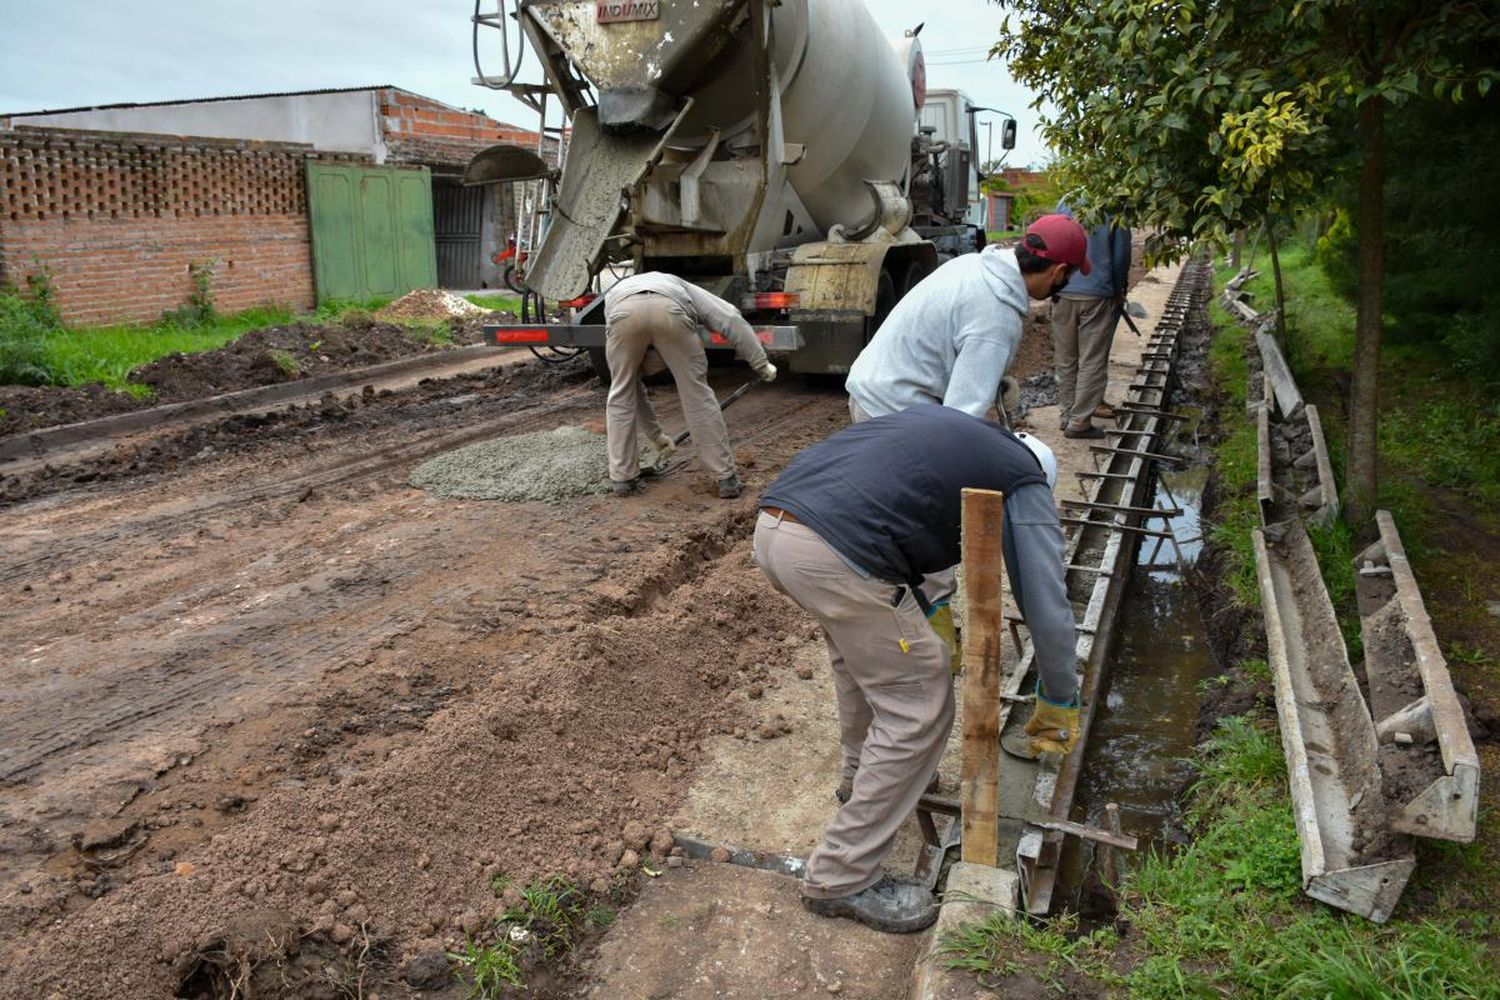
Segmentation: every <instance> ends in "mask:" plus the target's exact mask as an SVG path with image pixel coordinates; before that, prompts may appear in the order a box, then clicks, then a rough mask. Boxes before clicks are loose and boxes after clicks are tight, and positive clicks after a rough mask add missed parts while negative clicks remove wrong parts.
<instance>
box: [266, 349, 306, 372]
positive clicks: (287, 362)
mask: <svg viewBox="0 0 1500 1000" xmlns="http://www.w3.org/2000/svg"><path fill="white" fill-rule="evenodd" d="M270 355H271V361H272V362H273V363H274V364H275V365H276V367H277V368H278V369H279V370H280V371H281V374H283V375H285V376H286V377H287V378H296V377H297V376H298V375H300V374H302V367H301V366H300V365H298V364H297V359H296V358H294V357H292V355H291V354H289V353H287V352H286V351H271V352H270Z"/></svg>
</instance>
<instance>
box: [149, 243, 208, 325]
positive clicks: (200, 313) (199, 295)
mask: <svg viewBox="0 0 1500 1000" xmlns="http://www.w3.org/2000/svg"><path fill="white" fill-rule="evenodd" d="M219 263H220V262H219V259H218V258H217V257H210V258H209V259H208V260H200V261H194V262H193V263H191V264H189V265H188V277H189V278H190V279H191V280H192V282H193V290H192V291H191V292H189V293H188V297H187V302H185V303H184V304H183V305H182V306H181V307H179V308H177V309H172V310H168V311H167V312H165V313H163V314H162V322H164V323H167V324H169V325H171V326H185V327H193V326H200V325H202V324H205V323H212V322H213V321H214V320H215V319H217V318H218V313H217V312H216V311H215V310H214V278H215V277H216V276H217V275H218V273H219Z"/></svg>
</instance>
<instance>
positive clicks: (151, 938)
mask: <svg viewBox="0 0 1500 1000" xmlns="http://www.w3.org/2000/svg"><path fill="white" fill-rule="evenodd" d="M736 378H743V373H742V372H734V373H730V372H726V373H725V374H724V375H723V380H724V382H725V385H729V384H732V383H733V381H734V380H735V379H736ZM659 403H660V404H661V408H662V416H663V419H664V421H665V422H666V423H667V425H668V426H669V427H675V426H678V425H679V424H680V420H679V418H678V414H677V413H676V412H675V396H674V395H673V394H672V393H671V392H670V391H665V392H663V393H661V394H660V399H659ZM601 412H602V390H601V388H600V387H599V386H598V385H597V384H596V383H594V382H592V381H591V380H589V378H588V376H587V375H586V374H585V372H584V371H583V370H582V368H581V366H580V368H579V369H577V370H576V372H574V373H573V374H568V375H563V374H560V373H558V372H556V371H554V370H552V369H544V368H543V367H542V366H541V365H539V364H537V363H535V362H531V363H527V364H523V365H519V366H516V367H513V368H509V369H506V370H504V371H497V372H491V373H485V374H479V375H470V376H466V377H464V378H460V379H456V380H449V381H446V382H443V383H429V384H427V385H424V386H421V387H418V388H417V389H413V390H410V391H408V392H402V393H394V394H392V395H390V396H383V397H378V398H370V399H365V400H364V401H363V405H359V406H355V407H354V408H352V409H351V408H347V407H343V406H339V407H335V408H333V409H332V410H331V411H327V410H326V408H324V409H320V408H312V409H309V410H304V411H299V412H298V413H295V414H292V415H290V416H287V417H284V418H279V419H275V420H271V421H267V422H265V423H261V424H259V425H255V426H236V427H233V428H222V427H221V428H219V429H217V430H209V431H203V430H202V429H198V430H194V431H192V432H190V433H189V434H188V435H187V440H186V441H185V442H176V443H170V442H169V443H166V444H161V445H158V446H157V451H156V452H155V453H153V454H151V455H140V454H137V455H135V456H132V457H131V458H130V460H131V461H132V462H134V463H135V465H136V469H135V474H134V475H132V476H130V477H129V478H127V479H123V480H121V481H119V482H118V483H113V484H108V485H95V486H92V487H90V488H84V489H82V490H75V491H73V492H67V493H62V494H58V495H54V496H51V497H46V498H41V499H37V500H34V501H31V502H29V503H26V504H23V505H19V506H15V507H12V508H11V509H9V510H8V511H7V512H6V516H5V520H4V526H3V528H0V539H3V545H4V548H5V551H6V553H7V556H6V560H5V563H4V566H3V568H0V585H3V586H4V588H5V590H6V593H7V597H8V601H7V610H6V614H5V615H4V616H3V619H0V648H4V649H6V650H7V654H6V665H5V668H4V675H5V683H4V686H3V693H0V779H3V782H4V784H3V786H0V939H3V940H4V941H5V942H6V944H5V945H3V946H0V965H3V966H5V967H6V968H7V969H8V970H9V973H8V974H7V975H6V976H5V977H3V983H0V996H5V997H38V996H49V995H57V996H70V997H71V996H111V997H113V996H120V997H124V996H130V997H149V996H171V995H173V994H174V993H175V992H177V991H178V990H179V987H185V988H189V995H190V988H191V987H192V986H193V984H194V983H200V985H201V982H200V981H206V980H203V976H204V975H209V974H210V973H212V968H211V967H212V966H213V961H207V960H205V956H206V955H219V954H224V953H230V954H236V955H238V954H239V953H238V952H236V951H235V949H236V947H238V945H236V944H235V943H234V939H235V938H236V935H238V936H239V937H240V938H242V939H243V940H244V941H253V940H271V939H277V940H279V938H277V934H278V933H281V931H271V930H268V929H267V928H268V927H270V928H280V929H282V930H284V931H285V933H286V935H290V936H289V937H287V940H288V941H289V942H292V943H289V944H287V945H286V946H285V947H283V948H282V949H281V950H282V951H283V952H284V953H286V954H289V955H292V956H294V957H295V956H298V955H301V956H304V957H307V956H316V958H317V961H316V962H314V963H313V964H315V965H318V967H319V968H325V967H328V966H330V965H332V966H336V967H338V968H339V969H340V970H341V971H340V972H339V975H340V976H347V975H354V976H355V977H356V978H357V977H358V976H359V975H361V974H363V975H365V976H366V977H367V981H368V982H370V983H378V982H381V981H384V982H387V983H396V982H397V979H398V970H397V968H396V967H397V965H398V963H400V961H401V960H402V959H403V958H405V957H410V956H411V955H413V954H418V953H420V952H422V950H423V949H424V948H425V949H426V950H427V951H428V952H430V951H432V950H434V949H437V948H440V947H441V942H442V939H443V938H446V937H449V936H451V935H452V934H454V933H457V936H458V937H459V938H462V936H463V929H464V928H465V927H477V926H478V925H479V924H481V923H487V922H488V918H489V917H492V916H494V915H495V913H497V912H498V908H500V907H502V905H503V903H502V901H500V900H497V898H496V894H495V893H494V892H493V891H491V889H490V887H489V884H488V883H489V879H490V878H491V877H493V876H496V875H503V876H505V877H507V878H510V879H514V880H517V882H524V881H526V880H528V879H533V878H536V877H538V876H542V875H547V874H551V873H554V872H557V873H562V874H566V875H568V876H570V877H571V878H573V879H574V880H576V881H578V882H579V883H580V884H582V885H584V886H590V887H592V889H593V890H594V891H596V892H599V893H601V894H604V893H608V892H609V891H610V889H611V888H612V886H613V885H614V884H615V876H616V873H617V866H616V863H617V862H618V861H619V860H620V856H621V853H622V850H623V849H624V848H623V840H624V835H625V833H626V831H627V825H628V824H630V825H631V832H632V833H633V831H634V830H635V829H637V828H639V829H643V830H645V831H646V832H647V835H648V836H649V835H650V834H652V833H655V832H657V831H659V830H661V829H662V828H664V827H665V825H666V821H667V818H668V817H669V816H670V814H671V810H672V808H673V806H674V805H675V803H676V801H677V799H678V798H679V796H680V794H681V791H682V782H683V776H684V775H685V774H686V773H687V772H688V771H689V770H690V769H691V768H692V766H693V764H694V763H695V761H696V760H697V758H698V756H699V754H700V747H701V744H702V741H703V740H704V739H705V738H706V737H707V736H709V735H711V734H713V733H716V732H723V733H732V732H734V731H735V729H736V728H742V727H743V726H744V725H745V724H746V722H745V720H744V719H743V718H741V710H740V708H739V707H738V706H739V704H740V701H737V700H733V699H731V700H728V701H726V698H725V696H726V694H728V693H729V692H731V691H734V690H737V689H743V688H747V687H748V686H750V685H751V684H754V683H757V682H763V681H764V679H765V675H766V672H767V671H769V670H772V669H776V665H775V664H776V658H775V656H774V651H775V650H776V649H777V648H778V645H779V644H780V643H782V642H783V641H784V640H785V639H786V638H787V636H788V635H797V636H801V633H802V632H804V631H806V629H807V627H808V626H807V625H806V623H805V622H803V621H801V620H800V619H798V618H797V617H795V616H794V615H792V613H791V612H790V611H789V609H788V608H787V606H786V605H785V603H784V602H782V601H781V600H779V599H778V598H776V597H775V595H774V594H771V593H770V591H769V590H768V589H767V588H765V587H764V586H762V585H760V584H759V583H758V581H754V580H753V575H754V576H758V574H754V572H753V568H751V567H749V566H748V565H747V564H746V563H745V560H744V555H743V548H742V546H741V545H740V543H742V542H743V541H744V539H745V538H746V537H747V536H748V531H749V528H750V524H751V512H752V511H753V507H754V500H753V497H754V494H755V492H756V489H757V488H758V487H760V486H763V485H764V484H765V482H766V481H767V480H768V476H769V475H771V474H773V472H774V470H776V469H777V468H779V467H780V466H781V465H782V464H783V463H784V462H785V461H786V460H787V458H789V457H790V455H792V454H793V453H795V451H796V450H798V449H799V448H801V447H802V446H804V445H806V444H808V443H810V442H811V441H813V440H816V439H818V438H821V437H823V436H824V435H826V434H827V433H828V431H829V430H831V429H833V428H834V427H836V426H840V425H842V423H843V422H844V421H845V419H846V418H845V410H844V401H843V398H842V396H841V395H840V394H839V393H837V392H834V391H826V390H811V389H806V388H803V387H801V386H799V385H797V384H795V383H791V384H778V385H775V386H771V387H767V388H766V389H765V390H761V391H757V392H755V393H752V394H750V395H749V396H748V397H746V399H745V400H743V401H742V402H741V403H739V404H738V405H737V406H736V407H735V408H734V409H733V410H732V411H730V414H729V417H730V420H729V423H730V428H731V432H732V434H733V436H734V440H735V444H736V448H737V451H738V454H739V457H740V461H741V465H742V470H743V473H744V475H745V477H746V479H747V481H748V483H749V485H750V487H751V489H750V490H748V491H747V493H746V495H745V496H743V497H742V498H741V499H739V500H737V501H730V502H726V501H721V500H719V499H718V498H717V497H716V496H714V495H712V493H711V492H710V490H711V487H712V484H711V483H710V482H709V481H708V480H707V478H706V477H704V476H702V475H701V474H699V473H697V472H696V469H695V468H694V467H690V466H689V465H688V463H687V462H685V461H684V462H679V463H677V464H676V465H674V466H673V467H672V468H671V469H670V470H669V471H668V474H667V475H666V476H665V477H663V479H661V480H660V481H659V482H657V483H655V484H654V485H653V486H652V487H651V488H650V489H649V490H648V491H646V492H645V494H644V495H642V496H639V497H634V498H630V499H627V500H623V501H617V500H614V499H613V498H605V497H589V498H584V499H582V500H580V501H575V502H571V503H568V504H566V505H563V506H561V507H546V506H542V505H536V504H522V505H501V504H486V503H465V502H454V501H442V502H437V501H432V500H429V499H428V498H427V497H426V496H425V495H424V494H422V493H421V492H419V491H417V490H415V489H413V488H411V487H409V486H407V485H406V483H405V476H406V473H407V472H408V471H409V469H410V468H411V467H412V466H413V465H415V464H416V463H418V462H420V461H421V460H423V459H425V458H427V457H429V456H431V455H433V454H437V453H439V452H442V451H446V450H449V449H452V448H454V447H456V446H458V445H461V444H464V443H468V442H470V441H474V440H480V439H484V438H488V437H494V436H498V435H504V434H513V433H519V432H523V431H528V430H536V429H542V428H550V427H556V426H561V425H565V424H569V423H575V424H576V423H587V422H591V421H596V420H597V419H598V416H599V414H600V413H601ZM120 460H121V461H124V458H123V457H122V458H121V459H120ZM634 846H636V847H641V846H642V845H639V844H636V845H634ZM299 938H300V939H301V941H300V944H298V943H295V942H296V941H297V940H298V939H299ZM226 941H228V942H229V946H228V947H227V948H226V947H225V942H226ZM351 941H353V942H355V943H357V944H359V947H358V948H354V947H351ZM247 947H249V946H248V945H247ZM251 950H253V948H251ZM246 954H248V952H246ZM361 956H362V957H361ZM282 964H283V965H285V964H286V963H282ZM247 967H248V966H247ZM204 970H208V972H205V971H204ZM281 971H282V972H283V973H284V972H285V969H284V968H283V969H282V970H281ZM304 972H305V970H304ZM195 974H196V975H198V976H199V979H197V980H195V979H194V978H193V977H194V975H195ZM305 974H306V975H307V976H314V973H312V972H305ZM316 975H317V976H321V975H322V973H317V974H316ZM330 975H331V974H330ZM210 978H211V976H210ZM314 978H316V976H315V977H314ZM309 981H311V980H309ZM319 981H320V982H321V980H319ZM304 987H306V988H304ZM395 988H397V989H404V987H400V986H397V987H395ZM299 989H302V990H303V991H302V992H296V991H295V990H294V991H293V992H292V993H290V994H288V995H314V993H313V992H309V990H310V989H311V988H310V987H307V983H303V986H302V987H299ZM329 995H341V994H339V993H337V992H334V993H331V994H329Z"/></svg>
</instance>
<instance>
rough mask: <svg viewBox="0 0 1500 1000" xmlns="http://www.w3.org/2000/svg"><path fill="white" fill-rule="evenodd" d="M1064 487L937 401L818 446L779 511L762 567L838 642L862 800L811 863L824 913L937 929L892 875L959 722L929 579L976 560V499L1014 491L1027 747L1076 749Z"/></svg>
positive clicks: (758, 556)
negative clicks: (1060, 502)
mask: <svg viewBox="0 0 1500 1000" xmlns="http://www.w3.org/2000/svg"><path fill="white" fill-rule="evenodd" d="M1056 477H1057V462H1056V459H1055V458H1054V457H1053V455H1052V452H1051V450H1050V449H1049V448H1048V447H1047V446H1046V445H1045V444H1043V443H1042V442H1041V441H1040V440H1038V439H1037V438H1035V437H1033V436H1030V435H1017V434H1012V433H1011V432H1010V431H1008V430H1006V429H1005V428H1004V427H1001V426H1000V425H999V424H997V423H994V422H992V421H989V420H982V419H980V418H978V417H973V416H970V415H969V414H967V413H963V412H961V411H959V410H956V409H953V408H951V407H947V406H935V405H930V404H922V405H917V406H912V407H910V408H907V409H904V410H900V411H898V412H896V413H892V414H890V415H888V416H883V417H876V418H874V419H871V420H865V421H863V422H861V423H857V424H854V425H853V426H850V427H848V428H845V429H844V430H842V431H839V432H838V433H837V434H834V435H833V436H832V437H829V438H828V439H827V440H825V441H822V442H821V443H819V444H816V445H813V446H812V447H811V448H808V449H806V450H805V451H803V452H802V453H801V454H799V455H798V456H797V457H796V458H794V459H793V460H792V462H791V464H790V465H788V466H787V468H786V470H785V471H784V472H783V473H782V474H781V476H780V477H779V478H777V480H776V482H774V483H773V484H771V487H770V489H768V490H767V491H766V492H765V493H764V494H763V495H762V496H761V498H760V516H759V519H758V521H757V523H756V527H755V561H756V563H757V564H758V565H759V566H760V568H761V570H762V572H764V573H765V574H766V577H767V579H769V580H770V582H771V585H772V586H773V587H775V588H776V589H777V590H779V591H780V592H781V593H783V594H785V595H787V596H788V597H790V598H791V599H792V600H793V601H795V602H797V604H798V605H800V606H801V607H802V608H803V609H804V610H806V611H807V612H808V613H809V614H811V615H812V616H813V617H815V618H816V619H817V620H818V623H819V624H820V625H821V626H822V628H823V635H824V640H825V641H826V643H827V646H828V656H829V660H830V662H831V666H832V669H833V681H834V689H835V691H836V693H837V697H838V713H839V731H840V741H841V743H842V747H843V775H842V776H843V778H844V779H845V781H846V782H847V783H848V790H849V796H848V801H846V802H843V804H842V805H841V806H840V807H839V810H838V813H837V814H836V815H835V816H834V819H833V822H832V823H830V824H829V826H828V828H827V830H826V832H825V833H824V835H823V840H822V842H821V843H820V844H819V845H818V846H817V848H816V849H814V851H813V852H812V854H811V856H810V857H809V858H808V859H807V871H806V874H805V877H804V879H803V884H802V901H803V904H804V905H805V906H806V907H807V908H808V909H809V910H812V911H813V912H815V913H820V914H823V915H826V916H843V917H850V918H853V919H855V920H858V921H860V922H862V923H865V924H868V925H869V926H871V927H875V928H877V929H879V930H884V931H893V932H911V931H918V930H922V929H923V928H925V927H927V926H929V925H930V924H931V923H932V922H933V921H934V920H936V919H937V905H936V901H935V900H934V898H933V896H932V894H931V893H930V892H929V891H928V890H927V889H926V888H925V887H923V886H916V885H909V884H906V883H902V882H898V881H896V880H894V879H892V878H890V877H889V876H887V875H885V874H884V873H883V871H882V869H881V863H882V861H883V860H884V859H885V856H886V855H887V854H888V853H889V852H890V850H891V846H892V844H893V843H894V841H895V838H896V831H897V828H898V827H899V826H900V825H901V823H902V822H903V821H904V820H905V819H906V817H907V816H908V815H910V813H911V812H912V810H913V809H914V808H915V807H916V804H917V801H918V800H919V799H920V798H921V796H922V792H923V788H924V787H925V786H926V785H927V783H928V781H929V779H930V778H931V776H932V775H933V774H934V772H935V771H936V769H937V766H938V762H939V761H940V760H941V758H942V755H943V748H944V746H945V744H946V743H947V740H948V733H949V730H950V729H951V728H952V725H953V712H954V705H953V679H952V673H951V671H950V669H949V657H948V653H947V651H946V649H945V648H944V645H943V643H942V642H941V641H940V639H939V638H938V636H937V634H936V633H935V632H934V631H933V629H932V627H931V626H930V625H929V623H928V620H927V609H926V607H925V606H926V605H927V603H928V601H927V598H926V596H925V595H924V594H923V593H922V579H923V576H924V575H925V574H930V573H933V572H935V571H938V570H942V569H945V568H948V567H952V566H954V565H955V564H956V563H958V561H959V557H960V550H959V530H960V520H961V510H962V506H961V501H962V491H963V489H964V488H965V487H974V488H978V489H986V490H998V491H1000V492H1002V493H1004V494H1005V533H1004V553H1005V564H1006V568H1007V570H1008V573H1009V576H1010V583H1011V592H1012V593H1013V594H1014V596H1015V599H1016V603H1017V605H1018V606H1019V608H1020V610H1021V614H1022V616H1023V617H1024V618H1025V620H1026V624H1027V627H1028V629H1029V631H1030V633H1031V638H1032V645H1033V648H1034V650H1035V663H1036V666H1037V670H1038V674H1039V682H1038V688H1037V702H1036V708H1035V710H1034V712H1033V715H1032V718H1031V719H1030V720H1029V721H1028V722H1027V723H1026V726H1025V732H1026V734H1027V736H1028V737H1029V741H1028V743H1027V745H1026V747H1025V749H1029V750H1030V751H1031V752H1033V753H1039V752H1041V751H1053V752H1060V753H1067V752H1068V751H1069V750H1071V749H1072V747H1073V744H1074V741H1075V740H1076V739H1077V733H1078V673H1077V660H1076V634H1075V623H1074V618H1073V609H1072V606H1071V605H1070V604H1069V603H1068V594H1067V587H1066V585H1065V582H1064V579H1063V536H1062V529H1061V527H1060V525H1059V524H1058V520H1057V509H1056V506H1055V505H1054V503H1053V499H1052V485H1053V484H1054V482H1055V480H1056Z"/></svg>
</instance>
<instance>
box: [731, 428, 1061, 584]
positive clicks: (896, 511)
mask: <svg viewBox="0 0 1500 1000" xmlns="http://www.w3.org/2000/svg"><path fill="white" fill-rule="evenodd" d="M1046 482H1047V479H1046V477H1045V475H1043V473H1042V468H1041V465H1040V463H1038V462H1037V459H1036V456H1035V455H1033V454H1032V453H1031V449H1029V448H1027V447H1026V446H1025V445H1024V444H1022V443H1021V442H1020V441H1018V440H1017V439H1016V437H1015V435H1013V434H1011V432H1010V431H1008V430H1006V429H1005V428H1004V427H1001V426H1000V425H999V424H996V423H992V422H990V421H988V420H980V419H978V418H977V417H971V416H969V415H968V414H967V413H962V412H960V411H958V410H955V409H952V408H950V407H946V406H913V407H911V408H910V409H906V410H902V411H900V412H899V413H892V414H890V415H888V416H884V417H876V418H875V419H873V420H866V421H864V422H863V423H859V424H855V425H854V426H852V427H846V428H845V429H843V430H841V431H839V432H838V433H837V434H834V435H833V436H832V437H829V438H827V439H826V440H824V441H821V442H819V443H818V444H815V445H813V446H812V447H811V448H808V449H806V450H804V451H802V452H800V453H799V454H798V455H797V457H795V458H793V459H792V461H791V464H789V465H788V466H787V467H786V469H785V470H784V471H783V472H782V473H781V475H780V476H778V477H777V479H776V481H775V482H774V483H772V484H771V487H770V489H768V490H766V492H765V493H764V494H762V495H761V498H760V505H761V506H762V507H780V508H781V509H782V510H786V511H790V512H791V513H792V514H794V515H796V517H797V518H798V520H800V521H801V522H802V523H803V524H806V525H807V526H808V527H809V528H811V529H812V530H813V531H815V532H817V534H818V537H819V538H822V539H823V541H825V542H827V543H828V545H829V546H831V547H832V548H833V549H834V550H835V551H836V552H838V553H839V554H840V555H842V556H843V557H844V558H845V559H847V560H849V561H850V562H851V563H853V564H854V565H856V566H858V567H860V568H861V569H864V570H866V571H867V572H868V573H870V575H871V576H874V577H876V578H877V579H880V580H884V581H886V582H888V583H891V584H905V585H907V586H911V587H916V586H918V585H919V584H920V583H921V581H922V576H923V575H924V574H926V573H935V572H937V571H938V570H941V569H946V568H948V567H949V566H952V565H954V564H955V563H957V562H958V561H959V557H960V548H959V528H960V522H961V520H962V500H963V497H962V490H963V489H964V488H965V487H974V488H976V489H985V490H999V491H1001V492H1003V493H1005V494H1006V495H1009V494H1010V493H1011V492H1012V491H1013V490H1015V489H1018V488H1019V487H1021V486H1023V485H1026V484H1027V483H1041V484H1043V485H1046Z"/></svg>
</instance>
